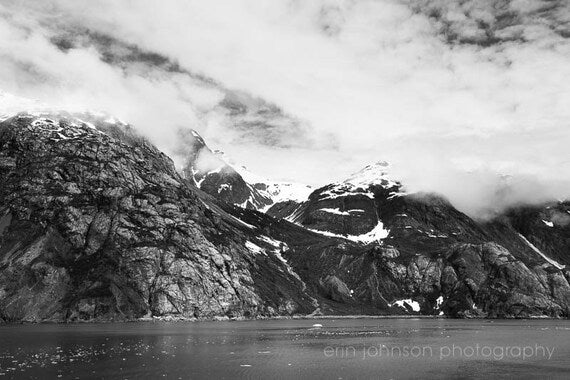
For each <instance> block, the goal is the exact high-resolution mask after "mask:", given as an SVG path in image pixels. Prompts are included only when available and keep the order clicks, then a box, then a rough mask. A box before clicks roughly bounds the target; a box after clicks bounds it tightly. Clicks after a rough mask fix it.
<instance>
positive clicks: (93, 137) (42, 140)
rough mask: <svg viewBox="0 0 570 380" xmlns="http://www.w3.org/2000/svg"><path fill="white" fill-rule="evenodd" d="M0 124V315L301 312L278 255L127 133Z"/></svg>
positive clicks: (38, 123) (307, 305)
mask: <svg viewBox="0 0 570 380" xmlns="http://www.w3.org/2000/svg"><path fill="white" fill-rule="evenodd" d="M87 117H88V115H81V118H80V117H76V116H73V115H65V114H54V115H49V114H47V115H46V114H20V115H17V116H14V117H12V118H8V119H6V120H4V121H3V122H2V123H1V124H0V319H2V320H5V321H45V320H49V321H70V320H117V319H118V320H124V319H133V318H140V317H144V316H151V315H152V316H164V315H177V316H184V317H189V318H205V317H213V316H231V317H239V316H245V317H256V316H271V315H281V314H289V313H293V312H295V313H310V312H312V311H313V310H314V308H315V307H314V306H313V303H314V301H313V299H312V298H311V297H310V296H308V295H306V294H305V293H303V292H302V291H301V289H302V287H303V284H302V282H301V280H299V278H298V277H297V276H296V275H295V274H294V273H292V272H291V271H290V269H289V267H288V265H287V264H286V262H284V261H283V259H282V257H281V256H280V253H279V250H278V248H276V247H275V246H274V245H272V242H271V241H270V240H268V239H267V238H265V237H264V236H263V235H255V236H251V237H250V235H251V234H250V232H249V230H250V228H251V226H249V225H248V224H246V223H244V222H241V221H239V220H237V219H236V218H234V217H233V216H231V215H229V214H227V213H225V212H224V211H222V210H221V209H219V208H217V207H216V206H215V205H214V204H213V203H209V201H208V199H207V197H206V195H205V194H204V195H203V198H204V199H203V198H201V196H200V195H198V193H197V190H196V189H195V187H194V186H193V185H191V184H189V183H187V182H186V181H185V180H184V179H183V178H182V177H181V176H180V175H179V174H178V173H177V172H176V170H175V168H174V165H173V163H172V161H171V160H170V159H169V158H168V157H167V156H166V155H164V154H163V153H162V152H160V151H158V150H157V149H156V148H155V147H154V146H153V145H152V144H150V143H149V142H148V141H146V140H145V139H144V138H142V137H140V136H138V135H137V134H136V132H135V131H134V130H133V129H132V128H130V127H129V126H128V125H123V124H121V123H116V122H115V121H113V122H107V121H105V120H96V119H93V118H92V119H88V118H87Z"/></svg>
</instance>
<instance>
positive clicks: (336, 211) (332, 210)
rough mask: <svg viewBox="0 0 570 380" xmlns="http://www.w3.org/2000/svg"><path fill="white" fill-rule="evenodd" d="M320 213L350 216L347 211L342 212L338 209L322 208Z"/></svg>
mask: <svg viewBox="0 0 570 380" xmlns="http://www.w3.org/2000/svg"><path fill="white" fill-rule="evenodd" d="M320 211H324V212H328V213H331V214H336V215H350V213H348V212H347V211H340V210H339V209H338V208H321V209H320Z"/></svg>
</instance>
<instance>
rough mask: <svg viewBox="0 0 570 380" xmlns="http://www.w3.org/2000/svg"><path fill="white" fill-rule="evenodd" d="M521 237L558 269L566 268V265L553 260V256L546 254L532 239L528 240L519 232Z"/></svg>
mask: <svg viewBox="0 0 570 380" xmlns="http://www.w3.org/2000/svg"><path fill="white" fill-rule="evenodd" d="M519 236H520V238H521V239H522V240H524V242H525V243H526V244H527V245H528V246H529V247H530V248H532V250H533V251H535V252H536V253H538V254H539V255H540V256H542V257H543V258H544V260H546V261H547V262H548V263H550V264H552V265H554V266H555V267H556V268H558V269H564V268H566V265H562V264H560V263H559V262H557V261H555V260H552V259H551V258H549V257H548V256H546V255H545V254H544V253H542V251H541V250H540V249H538V248H536V246H535V245H534V244H532V243H531V242H530V241H528V240H527V238H525V237H524V236H523V235H521V234H519Z"/></svg>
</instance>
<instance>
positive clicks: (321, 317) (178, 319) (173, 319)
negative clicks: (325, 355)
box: [0, 314, 570, 326]
mask: <svg viewBox="0 0 570 380" xmlns="http://www.w3.org/2000/svg"><path fill="white" fill-rule="evenodd" d="M335 319H347V320H349V319H409V320H413V319H441V320H446V319H449V320H469V319H471V320H472V319H477V320H486V321H489V322H492V321H502V320H505V321H509V320H537V319H540V320H542V319H544V320H569V319H570V318H560V317H549V316H528V317H503V318H487V317H479V318H477V317H469V318H453V317H449V316H445V315H409V314H403V315H292V316H272V317H256V318H245V317H238V318H230V317H211V318H187V317H174V316H164V317H142V318H137V319H117V320H89V321H49V320H48V321H18V322H4V321H2V322H0V326H10V325H40V324H47V325H68V324H109V323H141V322H142V323H148V322H153V323H157V322H191V323H194V322H247V321H279V320H335Z"/></svg>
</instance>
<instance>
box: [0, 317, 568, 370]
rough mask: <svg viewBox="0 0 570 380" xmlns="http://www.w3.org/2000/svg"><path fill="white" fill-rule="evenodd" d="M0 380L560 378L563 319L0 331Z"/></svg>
mask: <svg viewBox="0 0 570 380" xmlns="http://www.w3.org/2000/svg"><path fill="white" fill-rule="evenodd" d="M314 324H321V325H322V326H323V327H322V328H318V327H312V326H313V325H314ZM0 374H3V376H5V377H7V378H37V379H46V378H58V377H59V378H65V379H74V378H81V379H83V378H109V379H111V378H112V379H114V378H117V379H119V378H120V379H161V378H167V379H179V378H182V379H187V378H192V379H200V378H204V379H213V378H228V379H234V378H264V379H280V378H285V379H286V378H326V379H353V378H377V379H392V378H393V379H409V378H422V379H430V378H433V379H441V378H474V379H489V378H516V379H526V378H561V379H568V378H570V321H568V320H504V321H495V320H493V321H486V320H446V319H335V320H333V319H322V320H271V321H236V322H156V323H153V322H137V323H122V324H121V323H117V324H115V323H109V324H68V325H46V324H44V325H12V326H0Z"/></svg>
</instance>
